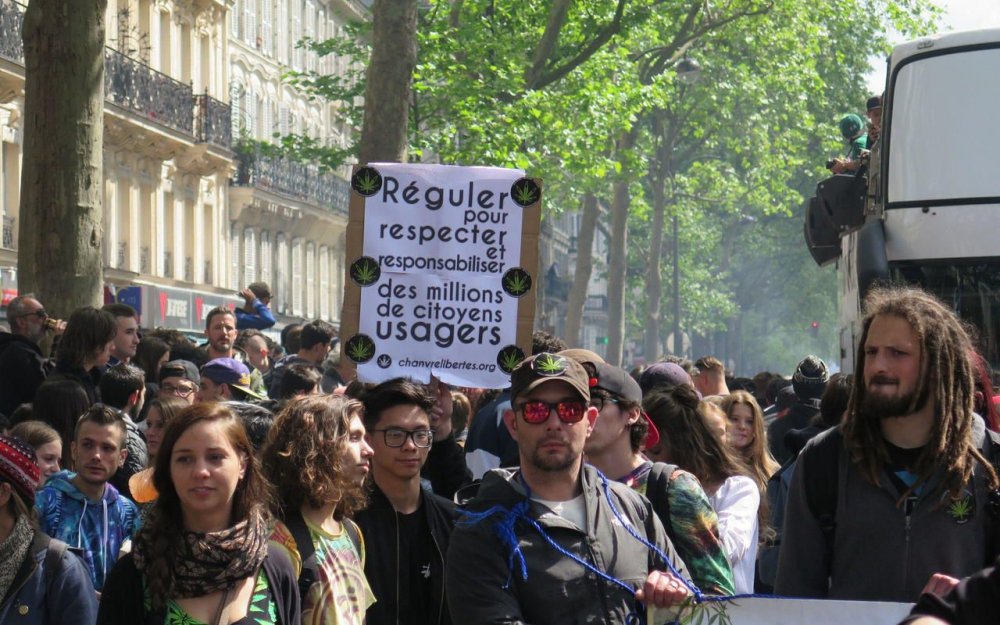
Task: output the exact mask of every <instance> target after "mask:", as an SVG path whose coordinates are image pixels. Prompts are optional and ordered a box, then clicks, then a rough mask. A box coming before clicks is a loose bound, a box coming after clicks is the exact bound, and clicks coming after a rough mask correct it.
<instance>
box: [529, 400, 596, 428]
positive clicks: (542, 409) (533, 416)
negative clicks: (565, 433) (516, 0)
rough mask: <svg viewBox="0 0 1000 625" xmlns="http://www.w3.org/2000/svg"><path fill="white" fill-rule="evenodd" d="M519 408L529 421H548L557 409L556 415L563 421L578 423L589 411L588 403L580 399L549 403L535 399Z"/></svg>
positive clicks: (535, 422)
mask: <svg viewBox="0 0 1000 625" xmlns="http://www.w3.org/2000/svg"><path fill="white" fill-rule="evenodd" d="M518 410H520V411H521V415H522V416H523V417H524V420H525V421H527V422H528V423H533V424H539V423H545V422H546V421H548V419H549V415H551V414H552V411H553V410H555V411H556V416H558V417H559V420H560V421H562V422H563V423H578V422H579V421H580V419H583V415H584V414H586V412H587V404H586V403H585V402H582V401H578V400H567V401H560V402H556V403H549V402H547V401H541V400H537V399H533V400H531V401H528V402H524V403H523V404H521V406H520V407H518Z"/></svg>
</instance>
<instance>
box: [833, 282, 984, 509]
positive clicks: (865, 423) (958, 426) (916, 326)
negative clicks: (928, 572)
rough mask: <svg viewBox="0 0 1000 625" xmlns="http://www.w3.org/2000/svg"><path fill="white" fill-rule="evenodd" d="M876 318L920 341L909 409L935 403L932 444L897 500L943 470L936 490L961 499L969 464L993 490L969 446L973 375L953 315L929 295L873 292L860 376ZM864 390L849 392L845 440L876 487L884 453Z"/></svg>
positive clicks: (877, 419)
mask: <svg viewBox="0 0 1000 625" xmlns="http://www.w3.org/2000/svg"><path fill="white" fill-rule="evenodd" d="M879 316H895V317H898V318H900V319H903V320H905V321H906V322H907V323H908V324H909V325H910V328H912V329H913V332H914V333H915V334H916V336H917V338H918V340H919V341H920V372H921V375H920V379H919V380H918V381H917V385H916V388H915V389H914V393H913V397H914V399H913V402H912V404H911V406H910V409H911V410H913V411H915V410H917V409H918V408H919V406H920V403H921V401H922V400H924V399H927V398H933V401H934V414H935V419H934V424H933V426H932V428H931V432H930V440H929V441H928V442H927V445H925V446H924V449H923V451H921V452H920V455H919V457H918V458H917V461H916V466H915V467H913V469H912V470H913V472H914V473H916V475H917V480H916V482H914V484H913V485H912V486H910V488H909V489H907V491H906V492H905V493H903V495H902V496H901V497H900V500H899V503H900V504H901V503H902V502H903V501H905V500H906V498H907V497H909V495H910V493H911V492H912V491H913V490H914V489H917V488H920V487H921V486H922V485H924V484H925V483H927V482H928V480H929V479H930V478H931V475H932V474H934V473H935V472H937V471H943V472H944V477H943V479H942V481H941V488H942V490H946V491H947V492H948V493H949V495H950V496H951V497H952V498H958V497H960V496H961V494H962V491H963V489H964V488H965V485H966V484H967V483H968V481H969V479H970V478H971V476H972V472H973V469H974V468H975V464H976V463H977V462H978V463H979V464H981V465H982V466H983V468H984V470H985V472H986V474H987V479H988V481H989V483H990V488H997V486H998V479H997V474H996V471H994V470H993V467H992V466H990V463H989V461H987V460H986V458H985V457H983V455H982V453H980V451H979V450H978V449H976V446H975V444H974V442H973V438H972V423H973V419H974V418H975V417H974V414H973V406H974V403H975V373H974V371H973V365H972V362H971V361H970V359H969V353H970V352H971V351H972V342H971V340H970V339H969V335H968V333H967V332H966V331H965V328H964V327H963V325H962V322H961V321H959V319H958V317H957V316H956V315H955V313H954V312H953V311H952V310H951V309H950V308H948V307H947V306H945V305H944V304H943V303H942V302H941V301H940V300H938V299H937V298H936V297H934V296H933V295H930V294H929V293H927V292H925V291H922V290H920V289H916V288H912V287H901V286H893V287H878V288H876V289H873V290H872V291H871V292H869V294H868V295H867V296H866V297H865V318H864V321H863V323H862V333H861V340H860V342H859V343H858V352H857V357H856V359H855V363H856V370H857V371H858V372H860V373H861V374H863V372H864V370H865V345H866V343H867V341H868V332H869V330H870V329H871V325H872V321H874V319H875V318H876V317H879ZM867 392H868V390H867V388H866V385H865V383H864V381H863V380H858V383H857V384H855V385H854V389H853V391H852V392H851V399H850V401H849V402H848V408H847V416H846V418H845V420H844V424H843V433H844V442H845V445H846V448H847V450H848V451H849V452H850V454H851V459H852V461H853V462H854V463H855V464H857V465H858V467H859V469H860V470H861V473H862V475H864V477H865V478H866V479H868V480H869V481H870V482H872V483H873V484H877V483H878V480H879V474H880V472H881V471H882V467H883V466H885V464H886V463H887V462H888V461H889V452H888V450H887V448H886V442H885V439H884V438H883V436H882V429H881V422H882V419H881V415H877V414H866V413H864V412H863V411H862V406H863V404H864V400H865V395H866V393H867Z"/></svg>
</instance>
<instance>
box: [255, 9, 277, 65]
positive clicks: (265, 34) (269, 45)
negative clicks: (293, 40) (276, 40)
mask: <svg viewBox="0 0 1000 625" xmlns="http://www.w3.org/2000/svg"><path fill="white" fill-rule="evenodd" d="M273 13H274V5H273V4H272V3H271V0H262V1H261V5H260V43H259V44H258V45H257V47H258V48H259V49H260V50H261V51H262V52H263V53H264V54H266V55H268V56H271V55H273V54H274V45H273V42H272V40H271V37H273V34H272V30H271V24H272V22H273V21H274V15H273Z"/></svg>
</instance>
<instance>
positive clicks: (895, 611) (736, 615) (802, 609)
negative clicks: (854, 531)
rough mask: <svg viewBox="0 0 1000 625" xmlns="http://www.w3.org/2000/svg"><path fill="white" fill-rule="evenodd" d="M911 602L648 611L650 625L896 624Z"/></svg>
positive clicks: (752, 603) (750, 601) (735, 603)
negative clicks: (676, 624)
mask: <svg viewBox="0 0 1000 625" xmlns="http://www.w3.org/2000/svg"><path fill="white" fill-rule="evenodd" d="M912 608H913V604H912V603H888V602H881V601H833V600H825V599H792V598H787V597H781V598H764V597H752V598H745V599H742V598H741V599H732V600H726V601H718V602H706V603H701V604H698V605H694V606H687V607H683V608H680V610H679V611H678V609H677V608H674V609H657V608H652V607H651V608H649V610H648V614H647V619H646V622H647V623H649V624H650V625H667V624H668V623H680V624H681V625H698V624H705V625H707V624H708V623H711V624H712V625H802V624H803V623H807V624H808V625H843V624H844V623H864V625H897V623H899V622H900V621H901V620H903V618H905V617H906V615H908V614H909V613H910V610H911V609H912Z"/></svg>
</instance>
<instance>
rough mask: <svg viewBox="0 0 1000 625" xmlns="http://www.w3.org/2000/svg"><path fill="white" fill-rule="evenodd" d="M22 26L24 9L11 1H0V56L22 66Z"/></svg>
mask: <svg viewBox="0 0 1000 625" xmlns="http://www.w3.org/2000/svg"><path fill="white" fill-rule="evenodd" d="M23 26H24V7H22V6H21V5H19V4H17V3H16V2H11V0H2V1H0V56H2V57H3V58H5V59H7V60H10V61H14V62H15V63H18V64H19V65H24V42H23V41H21V28H22V27H23Z"/></svg>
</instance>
